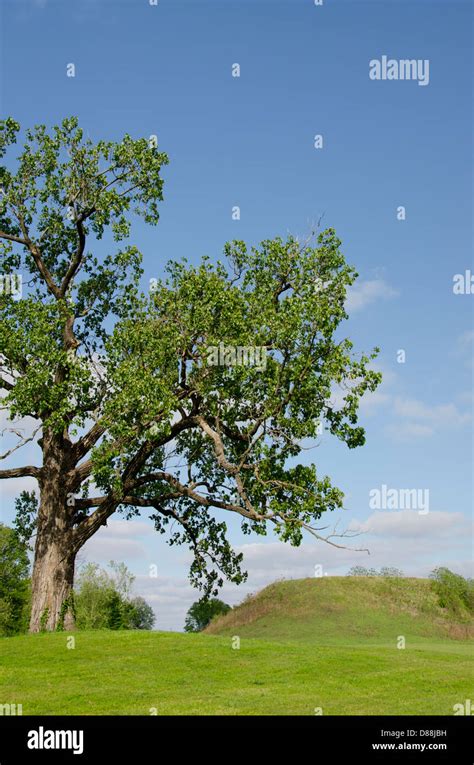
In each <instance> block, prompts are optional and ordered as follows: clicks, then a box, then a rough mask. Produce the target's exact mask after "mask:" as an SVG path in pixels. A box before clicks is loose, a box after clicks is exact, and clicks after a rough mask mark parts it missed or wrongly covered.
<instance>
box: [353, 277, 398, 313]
mask: <svg viewBox="0 0 474 765" xmlns="http://www.w3.org/2000/svg"><path fill="white" fill-rule="evenodd" d="M398 294H399V292H398V291H397V290H395V289H394V288H393V287H391V286H390V285H389V284H387V282H386V281H385V280H384V279H372V280H368V281H361V282H358V283H356V284H355V285H354V286H353V287H350V288H349V290H348V294H347V300H346V310H347V312H348V313H349V314H351V313H354V312H355V311H360V310H362V308H365V307H366V306H368V305H370V304H371V303H375V302H376V301H377V300H389V299H390V298H394V297H397V296H398Z"/></svg>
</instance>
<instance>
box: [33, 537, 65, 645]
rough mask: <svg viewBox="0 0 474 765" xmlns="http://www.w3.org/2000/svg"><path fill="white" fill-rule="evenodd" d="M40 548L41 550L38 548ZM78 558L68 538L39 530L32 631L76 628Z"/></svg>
mask: <svg viewBox="0 0 474 765" xmlns="http://www.w3.org/2000/svg"><path fill="white" fill-rule="evenodd" d="M38 548H40V549H38ZM74 559H75V554H71V553H70V550H69V549H68V539H67V535H63V538H62V539H61V537H60V535H59V534H57V533H56V534H54V533H51V532H49V531H48V530H47V529H44V530H43V532H42V533H40V532H39V530H38V536H37V539H36V553H35V562H34V567H33V577H32V583H31V617H30V632H41V631H43V630H55V629H58V628H59V629H61V628H62V629H65V630H72V629H74V604H73V599H72V598H73V589H72V588H73V583H74Z"/></svg>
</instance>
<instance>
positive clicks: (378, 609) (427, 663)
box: [0, 578, 472, 715]
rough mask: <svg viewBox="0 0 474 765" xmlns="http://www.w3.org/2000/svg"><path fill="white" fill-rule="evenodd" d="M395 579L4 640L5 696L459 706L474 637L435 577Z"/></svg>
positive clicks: (110, 703) (71, 710) (54, 708)
mask: <svg viewBox="0 0 474 765" xmlns="http://www.w3.org/2000/svg"><path fill="white" fill-rule="evenodd" d="M410 582H411V583H412V584H411V585H410ZM346 583H347V584H346ZM407 583H408V584H407ZM381 585H383V586H382V587H381V589H380V586H381ZM390 586H391V588H392V589H391V590H390V589H387V587H388V585H387V583H386V582H385V583H383V582H381V581H380V580H377V582H370V583H368V584H367V580H363V581H359V582H356V583H355V584H354V580H350V579H344V580H341V579H340V578H338V579H337V580H332V579H324V580H302V581H299V582H298V581H291V582H283V583H276V584H275V585H272V587H271V588H266V590H264V591H263V592H262V593H260V594H259V596H257V598H256V599H253V600H250V601H248V602H246V603H244V604H243V605H242V606H241V607H240V608H239V609H236V610H234V612H232V613H231V614H229V616H228V617H225V618H224V619H222V620H220V622H219V623H217V624H216V625H212V628H211V632H220V633H222V634H207V633H201V634H199V635H186V634H180V633H163V632H161V633H160V632H152V633H150V632H110V631H104V632H99V631H96V632H78V633H76V634H75V648H74V649H68V648H67V639H68V635H67V634H66V633H53V634H43V635H24V636H18V637H14V638H2V639H1V640H0V694H1V695H0V703H16V704H22V705H23V714H25V715H27V714H49V715H59V714H119V715H131V714H139V715H148V714H150V710H151V709H152V708H156V710H157V713H158V714H159V715H168V714H192V715H199V714H223V715H255V714H266V715H273V714H294V715H296V714H301V715H313V714H315V708H317V707H321V708H322V710H323V714H325V715H328V714H334V715H346V714H356V715H357V714H360V715H362V714H367V715H375V714H394V715H403V714H415V715H417V714H419V715H421V714H441V715H451V714H453V705H454V704H457V703H464V701H465V700H466V699H468V698H472V644H471V643H470V641H468V640H466V639H460V638H459V633H458V631H457V630H458V626H457V625H456V624H454V623H453V622H452V620H450V619H449V618H448V617H447V615H445V614H442V613H441V612H439V613H438V610H437V608H436V604H435V603H427V602H426V597H425V596H427V595H429V586H428V590H427V583H425V582H423V580H403V584H401V585H400V586H398V584H396V583H395V584H393V585H390ZM272 588H273V589H272ZM259 599H260V600H259ZM354 600H357V601H358V602H357V603H355V602H354ZM377 602H378V606H377ZM272 603H273V607H271V604H272ZM423 603H424V605H425V608H426V609H427V611H426V612H421V613H420V614H418V615H417V613H416V611H417V608H419V607H421V605H422V604H423ZM329 606H331V608H332V611H330V612H328V611H327V608H328V607H329ZM239 612H240V614H239ZM450 624H451V627H454V631H453V630H452V632H453V634H456V635H458V637H457V639H454V638H453V637H449V625H450ZM461 627H462V629H466V625H461ZM462 629H461V632H462ZM235 635H238V636H239V637H240V640H241V642H240V649H233V648H232V637H233V636H235ZM399 635H404V636H405V638H406V648H405V649H398V648H397V637H398V636H399Z"/></svg>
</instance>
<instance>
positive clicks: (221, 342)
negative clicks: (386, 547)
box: [0, 118, 380, 631]
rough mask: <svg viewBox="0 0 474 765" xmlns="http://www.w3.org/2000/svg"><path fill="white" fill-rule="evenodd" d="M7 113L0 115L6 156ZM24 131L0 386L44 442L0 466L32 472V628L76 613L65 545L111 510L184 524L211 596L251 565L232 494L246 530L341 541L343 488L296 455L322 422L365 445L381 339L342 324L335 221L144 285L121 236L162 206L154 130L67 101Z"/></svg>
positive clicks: (196, 574)
mask: <svg viewBox="0 0 474 765" xmlns="http://www.w3.org/2000/svg"><path fill="white" fill-rule="evenodd" d="M18 132H19V125H18V124H17V123H16V122H15V121H14V120H12V119H10V118H9V119H7V120H5V121H3V122H1V123H0V156H1V157H3V156H4V155H5V153H6V152H7V151H8V149H9V147H11V146H12V145H13V144H15V143H16V141H17V137H18ZM23 140H24V147H23V150H22V151H21V154H20V155H19V157H18V159H17V160H16V162H10V161H8V162H7V163H6V165H5V166H2V167H1V169H0V188H1V194H0V245H1V256H2V263H1V271H2V274H4V275H5V274H15V273H21V274H22V275H23V283H24V293H23V296H22V299H17V296H16V297H15V295H13V294H9V290H8V289H4V290H3V294H2V295H1V296H0V352H1V357H0V378H1V381H0V387H1V388H3V395H4V398H3V405H4V407H5V408H6V409H7V410H8V413H9V417H10V418H11V419H13V420H16V419H18V418H24V417H30V418H33V420H34V421H35V422H36V426H35V428H34V430H33V432H32V433H31V434H25V436H24V437H23V438H22V439H20V441H19V442H18V444H17V445H16V446H17V447H20V446H21V445H22V444H24V443H27V442H28V440H29V439H31V438H33V440H37V443H38V445H39V447H40V448H41V451H42V461H41V464H40V465H24V466H22V467H10V468H9V469H8V468H7V469H5V470H2V471H0V477H1V478H17V477H19V478H21V477H24V476H31V477H33V478H35V479H36V480H37V482H38V487H39V504H38V511H37V517H36V519H35V526H36V528H35V532H36V541H35V559H34V567H33V575H32V611H31V622H30V629H31V630H32V631H37V630H39V629H40V627H45V628H46V629H55V628H61V627H65V628H67V629H69V628H71V627H72V626H73V602H72V586H73V577H74V562H75V557H76V555H77V552H78V551H79V550H80V549H81V547H82V546H83V545H84V543H85V542H86V541H87V540H88V539H90V538H91V537H92V535H93V534H95V533H96V531H97V530H98V529H99V528H100V527H101V526H102V525H104V524H106V523H107V519H108V518H109V517H110V516H111V515H112V514H113V513H115V512H117V511H118V512H123V513H124V514H125V515H126V516H127V517H131V516H133V515H135V514H137V513H139V512H141V511H142V510H143V508H148V509H149V512H150V516H151V518H152V519H153V520H154V522H155V525H156V528H157V530H158V531H160V532H162V533H165V532H169V542H170V543H171V544H176V543H183V542H184V543H187V544H188V545H189V546H190V548H191V549H192V551H193V554H194V556H193V562H192V565H191V569H190V578H191V581H192V582H193V583H194V584H196V585H198V586H200V587H201V589H202V590H203V592H204V597H209V596H210V595H213V594H216V593H217V588H218V587H219V586H220V585H221V584H222V581H223V577H226V578H227V579H229V580H231V581H233V582H237V583H238V582H240V581H242V580H243V578H244V577H245V573H244V572H242V570H241V560H242V556H241V555H239V554H236V553H235V552H234V551H233V550H232V547H231V545H230V544H229V542H228V540H227V538H226V523H225V517H226V516H227V515H228V514H229V513H230V514H232V515H233V516H234V517H235V516H239V517H240V518H241V523H242V528H243V530H244V532H245V533H250V532H252V531H254V532H256V533H258V534H264V533H266V529H267V527H268V526H271V527H273V529H274V531H275V532H276V534H277V535H278V536H279V538H281V539H282V540H285V541H289V542H290V543H292V544H294V545H298V544H299V543H300V541H301V538H302V533H303V531H304V529H308V530H309V531H310V532H311V533H313V534H314V535H315V536H317V537H318V538H320V539H326V540H327V541H329V542H330V543H332V544H337V543H336V542H334V539H333V537H332V536H331V535H328V534H325V535H322V534H320V533H319V531H318V528H319V527H317V526H315V525H314V524H315V522H316V521H318V520H319V519H320V518H321V515H322V514H323V513H324V512H325V511H327V510H333V509H335V508H338V507H341V506H342V502H343V493H342V491H341V490H340V489H338V488H336V487H333V486H332V485H331V482H330V479H329V478H328V477H327V476H320V475H319V474H318V473H317V471H316V468H315V466H314V465H306V464H301V463H300V462H299V461H298V456H299V455H300V453H301V450H302V448H303V446H304V444H306V445H308V444H309V443H310V442H312V441H314V439H316V438H317V437H318V433H319V432H320V430H319V428H320V425H321V424H324V427H325V428H326V430H328V431H330V432H331V433H332V434H333V435H335V436H336V437H338V438H340V439H341V440H342V441H345V442H346V444H347V445H348V446H349V447H350V448H353V447H356V446H359V445H361V444H363V443H364V440H365V436H364V430H363V428H362V427H360V426H359V425H358V420H357V415H358V406H359V401H360V397H361V396H362V395H363V394H364V393H365V392H366V391H368V390H370V391H373V390H374V389H375V387H376V386H377V385H378V383H379V382H380V375H379V374H378V373H376V372H375V371H373V369H371V368H370V362H371V359H372V358H373V357H374V356H375V354H376V351H377V349H375V350H374V351H373V352H372V353H371V354H369V355H364V354H360V355H359V356H356V355H355V354H354V353H353V352H352V343H351V342H350V341H349V340H348V339H346V338H344V336H343V335H342V334H340V326H339V325H340V324H341V322H342V321H343V320H344V319H346V318H347V314H346V311H345V302H346V294H347V289H348V287H349V286H350V285H351V284H352V283H353V282H354V280H355V278H356V276H357V275H356V273H355V271H354V269H353V268H351V267H349V266H348V265H347V263H346V262H345V259H344V257H343V255H342V254H341V252H340V241H339V240H338V239H337V237H336V235H335V232H334V230H333V229H327V230H326V231H322V232H321V233H319V235H318V236H317V238H316V239H310V240H308V241H307V242H304V243H300V242H299V241H298V240H297V239H296V238H294V237H289V238H288V239H287V240H286V241H284V240H282V239H280V238H277V239H274V240H267V241H264V242H262V244H261V246H260V247H258V248H251V249H247V247H246V245H245V244H244V243H243V242H241V241H235V242H232V243H230V244H227V245H225V248H224V255H225V259H224V262H223V263H221V262H218V263H216V264H213V263H212V262H210V261H209V260H204V261H203V262H202V264H201V265H199V266H191V265H189V264H188V263H187V262H186V261H184V262H180V263H172V264H169V265H168V267H167V272H166V275H165V276H164V277H163V279H160V280H158V281H156V282H154V283H153V284H152V287H153V289H152V290H149V291H148V294H144V293H143V291H141V289H140V284H139V282H140V279H141V277H142V275H143V271H142V268H141V254H140V252H139V251H138V250H137V248H136V247H135V246H133V245H132V244H130V243H129V235H130V225H131V223H132V221H133V220H134V219H136V217H137V216H141V217H142V218H144V220H145V221H146V222H147V223H149V224H156V223H157V221H158V203H159V202H160V201H161V199H162V185H163V181H162V178H161V168H162V166H163V165H164V164H166V163H167V161H168V160H167V157H166V155H165V154H164V153H162V152H160V151H159V150H158V148H157V146H156V141H154V140H153V138H152V139H150V140H147V139H144V138H142V139H139V140H134V139H132V138H131V137H130V136H129V135H125V137H124V138H123V140H122V141H120V142H118V143H114V142H108V141H99V142H98V143H96V144H94V143H93V142H92V141H91V140H90V139H88V138H85V137H84V135H83V131H82V130H81V129H80V127H79V126H78V122H77V120H76V119H75V118H69V119H65V120H64V121H63V122H62V124H61V125H60V126H56V127H54V128H53V129H52V130H51V131H48V130H47V129H46V127H45V126H37V127H35V128H34V129H32V130H29V131H26V133H25V136H24V139H23ZM114 242H116V243H117V244H116V245H114ZM111 249H113V250H114V251H113V253H112V254H111V253H110V250H111ZM216 348H217V349H218V353H217V352H216V351H215V349H216ZM236 348H237V349H238V348H244V349H246V350H245V352H244V355H243V356H242V357H240V361H241V362H242V363H240V364H238V363H235V362H236V361H239V357H238V356H236V353H237V352H236V350H235V349H236ZM213 349H214V351H213ZM249 349H250V350H249ZM253 349H257V351H258V349H260V356H259V357H258V358H259V363H258V364H257V363H252V352H253ZM261 349H264V350H261ZM257 351H255V353H256V354H257ZM216 353H217V355H216ZM264 353H265V354H266V355H264ZM245 354H247V355H246V356H245ZM255 358H257V356H255ZM242 360H243V361H242ZM254 360H255V359H254ZM263 361H264V362H265V363H263ZM341 391H342V395H341ZM19 435H20V436H21V433H19ZM11 454H12V449H9V450H8V451H7V452H6V454H4V455H2V456H3V457H5V458H10V456H11ZM16 454H17V452H16V447H15V456H16ZM31 507H34V503H32V504H31Z"/></svg>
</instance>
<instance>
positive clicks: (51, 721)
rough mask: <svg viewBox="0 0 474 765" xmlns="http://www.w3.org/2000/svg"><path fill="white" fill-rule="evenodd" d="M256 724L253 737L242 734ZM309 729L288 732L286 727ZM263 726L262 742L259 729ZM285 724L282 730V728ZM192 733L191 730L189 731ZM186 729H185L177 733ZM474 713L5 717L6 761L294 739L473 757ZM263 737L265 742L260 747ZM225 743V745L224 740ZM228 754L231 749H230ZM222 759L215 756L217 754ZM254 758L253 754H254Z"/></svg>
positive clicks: (245, 749)
mask: <svg viewBox="0 0 474 765" xmlns="http://www.w3.org/2000/svg"><path fill="white" fill-rule="evenodd" d="M246 731H249V732H251V733H252V736H251V738H247V737H245V736H243V737H242V735H241V734H242V733H245V732H246ZM286 731H288V732H291V731H294V732H297V731H301V733H303V734H304V736H303V738H302V739H299V738H298V736H293V737H292V736H290V737H287V736H286V735H285V732H286ZM257 732H260V733H261V734H262V738H261V740H260V744H258V739H257V738H256V736H255V735H253V734H255V733H257ZM275 732H277V735H275ZM183 733H184V734H186V733H188V734H189V735H187V736H186V735H184V736H183V735H182V734H183ZM176 734H181V735H176ZM472 739H473V737H472V719H471V718H470V717H463V716H459V717H456V716H454V717H431V716H430V717H408V716H406V717H405V716H404V717H385V716H384V717H356V716H354V717H324V716H315V717H292V716H288V717H258V716H255V717H210V716H209V717H208V716H206V717H153V716H151V717H131V716H130V717H26V716H25V717H22V716H17V717H14V716H10V717H0V765H10V764H12V765H13V763H15V764H16V763H19V762H21V763H22V762H25V761H26V762H76V763H77V762H87V763H95V762H97V763H99V762H101V763H102V762H104V758H107V760H108V761H117V762H123V761H127V759H128V758H130V759H132V758H133V762H134V763H140V762H142V761H144V760H146V759H149V758H150V755H153V753H154V754H155V755H156V758H157V759H161V758H163V756H165V757H166V759H169V758H170V755H171V754H172V752H170V751H169V747H170V746H171V747H172V751H174V756H179V757H180V758H181V757H183V755H186V754H187V753H188V752H189V754H190V755H192V756H193V757H196V756H201V757H202V756H206V758H207V759H209V757H210V756H211V755H212V752H214V754H215V755H216V757H217V754H219V757H220V759H222V758H224V759H227V758H228V757H227V755H229V756H231V757H232V756H234V757H235V755H238V754H239V752H242V754H243V755H248V753H249V751H250V750H249V746H250V747H251V751H252V753H253V754H254V753H255V749H256V748H257V747H258V748H260V747H261V748H262V750H263V751H266V754H267V756H268V755H269V754H273V751H275V749H276V748H277V747H278V748H279V749H280V754H283V752H282V751H281V747H282V746H285V748H286V747H287V746H290V747H292V748H293V749H294V753H295V759H298V756H297V752H298V751H299V752H300V754H302V752H303V750H306V748H307V747H308V746H309V748H310V749H311V748H313V751H314V759H315V760H316V759H320V756H321V754H322V753H323V752H324V753H325V754H326V755H327V754H332V755H333V756H334V757H335V758H337V761H340V760H341V758H347V757H350V760H351V761H353V758H357V760H359V759H360V760H361V761H362V762H366V761H371V760H375V761H379V762H407V761H409V762H415V761H416V762H420V763H424V762H426V763H429V762H452V763H456V764H459V763H461V764H462V763H472V762H473V756H472V754H473V747H472ZM256 745H257V747H256ZM222 747H224V748H222ZM224 755H225V756H224ZM212 759H214V757H212ZM252 759H253V758H252Z"/></svg>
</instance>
